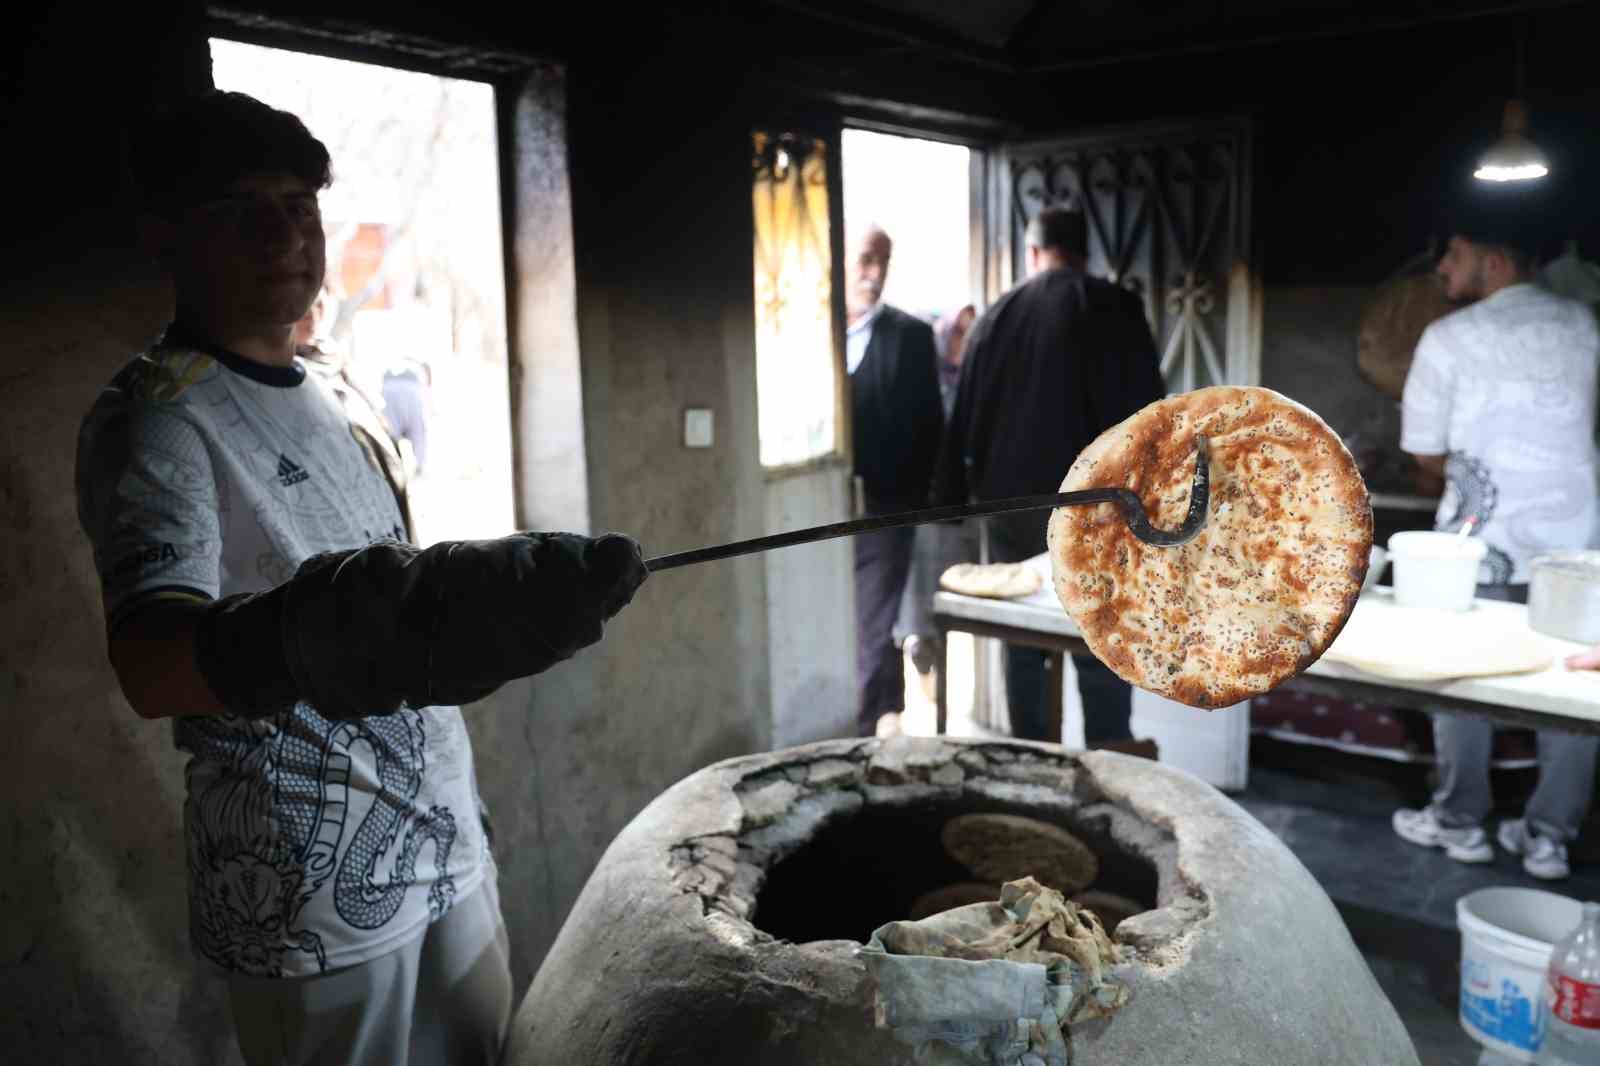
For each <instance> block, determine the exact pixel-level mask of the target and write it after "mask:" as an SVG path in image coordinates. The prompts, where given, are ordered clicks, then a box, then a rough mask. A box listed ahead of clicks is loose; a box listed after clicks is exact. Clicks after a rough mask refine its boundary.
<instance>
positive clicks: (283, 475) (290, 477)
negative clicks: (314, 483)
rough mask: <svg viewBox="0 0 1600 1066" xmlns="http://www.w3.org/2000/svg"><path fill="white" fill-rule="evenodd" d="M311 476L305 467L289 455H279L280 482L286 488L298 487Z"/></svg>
mask: <svg viewBox="0 0 1600 1066" xmlns="http://www.w3.org/2000/svg"><path fill="white" fill-rule="evenodd" d="M310 476H311V475H310V474H309V473H307V472H306V470H305V469H304V468H303V467H301V466H300V465H299V464H297V463H296V462H295V461H294V460H293V459H291V458H289V457H288V456H287V455H283V454H282V453H280V454H279V455H278V480H279V481H281V482H282V483H283V486H284V487H285V488H288V487H289V486H290V485H298V484H299V483H300V482H302V481H304V480H306V479H307V478H309V477H310Z"/></svg>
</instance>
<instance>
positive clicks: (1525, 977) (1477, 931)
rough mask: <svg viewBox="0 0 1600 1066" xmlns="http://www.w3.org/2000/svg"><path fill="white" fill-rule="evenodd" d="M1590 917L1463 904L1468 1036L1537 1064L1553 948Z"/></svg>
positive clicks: (1504, 901) (1504, 897)
mask: <svg viewBox="0 0 1600 1066" xmlns="http://www.w3.org/2000/svg"><path fill="white" fill-rule="evenodd" d="M1396 535H1397V536H1398V534H1396ZM1582 915H1583V906H1582V905H1581V904H1580V903H1579V902H1578V901H1577V900H1575V899H1568V898H1567V897H1566V896H1558V895H1556V894H1555V893H1554V892H1544V891H1541V890H1539V889H1536V888H1480V889H1479V890H1478V891H1476V892H1469V893H1468V894H1467V895H1465V896H1462V897H1461V898H1460V899H1458V900H1456V926H1457V927H1458V928H1459V929H1460V930H1461V1012H1460V1018H1461V1027H1462V1028H1463V1029H1465V1030H1466V1031H1467V1035H1468V1036H1471V1037H1472V1038H1473V1039H1474V1040H1476V1041H1477V1042H1478V1043H1480V1044H1482V1045H1483V1046H1484V1047H1486V1048H1489V1049H1490V1050H1492V1051H1496V1052H1498V1053H1500V1054H1501V1055H1504V1056H1506V1057H1507V1058H1509V1059H1513V1060H1515V1061H1517V1062H1532V1061H1533V1056H1534V1053H1535V1052H1536V1051H1538V1050H1539V1040H1540V1038H1541V1037H1542V1036H1543V1026H1542V1022H1543V1015H1542V1013H1541V1010H1540V996H1541V995H1542V994H1543V990H1544V983H1545V970H1546V969H1547V968H1548V967H1549V965H1550V951H1551V946H1552V945H1553V944H1554V943H1555V942H1556V941H1557V940H1560V939H1561V938H1562V937H1563V936H1565V935H1566V934H1567V933H1568V932H1569V931H1570V930H1571V929H1572V928H1573V927H1574V926H1576V925H1577V924H1578V919H1579V918H1580V917H1582Z"/></svg>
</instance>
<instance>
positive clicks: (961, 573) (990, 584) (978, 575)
mask: <svg viewBox="0 0 1600 1066" xmlns="http://www.w3.org/2000/svg"><path fill="white" fill-rule="evenodd" d="M939 587H940V588H942V589H944V590H946V591H947V592H954V593H957V594H958V595H961V596H982V597H984V598H985V599H991V600H1009V599H1015V598H1017V597H1019V596H1032V595H1033V594H1034V593H1035V592H1038V591H1039V590H1040V589H1042V588H1043V587H1044V578H1043V577H1041V576H1040V574H1039V572H1038V571H1037V570H1035V569H1033V568H1032V567H1030V566H1028V565H1027V564H1026V563H957V564H955V565H954V566H952V567H950V568H949V569H947V570H945V572H944V573H942V574H940V575H939Z"/></svg>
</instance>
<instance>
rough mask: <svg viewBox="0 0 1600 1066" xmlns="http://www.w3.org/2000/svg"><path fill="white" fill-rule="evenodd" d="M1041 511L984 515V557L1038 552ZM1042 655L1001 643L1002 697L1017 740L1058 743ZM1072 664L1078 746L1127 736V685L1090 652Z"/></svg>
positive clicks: (1003, 558) (1004, 558)
mask: <svg viewBox="0 0 1600 1066" xmlns="http://www.w3.org/2000/svg"><path fill="white" fill-rule="evenodd" d="M1044 515H1045V512H1040V513H1038V514H1031V513H1024V514H1021V515H1015V516H1009V515H1008V516H998V517H993V518H990V519H988V520H987V521H988V523H989V558H990V561H992V562H997V563H1019V562H1021V561H1022V560H1024V559H1028V558H1032V557H1033V556H1035V555H1038V554H1039V553H1040V552H1042V551H1044V550H1045V522H1046V518H1045V517H1044ZM1048 654H1049V653H1047V652H1043V651H1040V650H1038V649H1037V648H1024V647H1020V646H1018V645H1015V644H1008V645H1006V701H1007V704H1008V707H1009V710H1010V713H1011V734H1012V735H1013V736H1015V737H1016V738H1017V739H1019V740H1046V741H1049V742H1050V743H1052V744H1059V743H1060V742H1061V738H1060V737H1052V736H1047V735H1046V734H1047V732H1048V727H1049V706H1050V693H1049V691H1048V690H1047V689H1046V686H1047V685H1048V684H1051V683H1054V684H1058V685H1059V684H1060V683H1061V679H1060V678H1052V677H1051V676H1050V674H1049V671H1048V669H1047V668H1046V663H1045V660H1046V658H1047V656H1048ZM1072 665H1073V668H1074V669H1075V670H1076V671H1077V673H1078V698H1079V699H1080V700H1081V701H1082V703H1083V743H1084V746H1085V747H1092V746H1093V745H1095V744H1100V743H1104V742H1107V741H1113V740H1128V739H1131V738H1132V736H1133V733H1132V731H1131V729H1130V728H1129V720H1130V718H1131V717H1132V714H1133V687H1132V686H1131V685H1129V684H1128V683H1127V682H1126V681H1124V680H1122V678H1120V677H1118V676H1117V675H1116V674H1114V673H1112V672H1111V668H1110V667H1108V666H1106V665H1105V664H1104V663H1102V662H1101V661H1100V660H1099V659H1096V658H1095V657H1094V656H1092V655H1074V656H1073V657H1072Z"/></svg>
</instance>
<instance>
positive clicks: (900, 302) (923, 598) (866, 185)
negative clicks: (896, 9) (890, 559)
mask: <svg viewBox="0 0 1600 1066" xmlns="http://www.w3.org/2000/svg"><path fill="white" fill-rule="evenodd" d="M842 142H843V143H842V165H843V171H844V181H843V186H844V234H843V237H844V259H845V273H846V279H845V280H846V284H849V282H850V273H851V269H852V264H853V263H854V262H855V260H856V252H857V248H858V246H859V245H860V243H861V240H862V238H863V236H864V235H865V233H866V232H867V231H868V229H869V228H871V227H877V228H879V229H881V230H883V232H884V233H886V234H887V235H888V236H889V238H890V240H891V241H892V242H893V244H892V250H891V253H890V256H889V263H888V270H887V273H886V275H885V276H884V279H883V287H882V294H881V301H882V303H883V304H886V305H888V306H891V307H896V308H898V309H900V310H902V311H905V312H908V313H910V314H912V315H914V316H916V317H917V318H920V319H922V320H923V321H925V322H926V323H928V325H929V326H932V327H933V329H934V336H935V347H936V349H939V351H938V365H937V367H936V369H937V372H938V375H939V383H940V391H941V398H942V400H943V401H944V408H945V415H946V417H948V415H949V408H950V404H951V402H953V400H954V392H955V386H956V380H957V375H958V374H959V357H960V350H959V349H960V342H959V341H958V340H957V341H955V342H954V343H953V344H952V333H951V331H950V330H949V329H948V328H946V327H947V326H948V325H949V324H950V323H951V322H953V321H954V320H956V319H957V318H962V320H963V322H965V321H967V320H969V318H970V316H971V315H975V314H976V312H977V311H979V310H981V309H982V308H981V305H979V304H978V302H977V300H976V297H977V295H978V294H977V293H975V292H974V291H973V286H972V269H971V263H972V243H971V242H972V232H973V230H972V218H971V212H972V179H971V173H972V158H973V153H972V151H971V150H970V149H968V148H967V147H965V146H963V145H959V144H949V143H944V142H940V141H933V140H925V139H920V138H916V137H910V136H903V135H898V134H891V133H882V132H878V131H874V130H866V129H847V130H845V131H844V134H843V139H842ZM967 307H971V308H972V310H971V312H968V313H967V316H965V317H964V316H963V309H964V308H967ZM977 557H978V556H977V545H976V543H975V542H974V541H972V539H971V538H970V537H967V536H964V535H963V533H962V531H960V530H956V529H951V528H949V527H946V526H921V527H918V528H917V530H916V534H915V540H914V542H913V547H912V565H911V573H910V576H909V578H908V579H907V581H906V585H905V590H904V592H903V594H902V596H901V600H900V607H899V611H898V618H897V620H896V622H895V626H894V631H893V639H894V641H895V644H896V646H897V647H898V648H899V649H900V654H901V659H902V668H903V674H904V681H905V709H904V712H903V713H902V715H901V718H900V722H899V728H900V729H901V730H902V731H903V732H907V733H912V734H917V735H932V734H933V731H934V719H935V712H934V702H933V697H934V675H933V673H932V670H933V669H938V668H941V667H940V666H938V665H937V664H938V663H939V659H940V657H939V656H938V654H937V650H936V649H935V648H934V647H933V645H932V641H933V638H934V636H935V634H934V632H933V625H932V620H931V603H932V599H933V595H934V592H935V591H936V590H937V587H938V579H939V574H940V573H941V572H942V571H943V569H944V568H945V567H946V566H948V565H951V564H953V563H956V562H963V561H976V559H977ZM919 643H920V644H921V648H920V649H918V647H917V646H918V644H919ZM943 662H944V664H945V666H944V667H943V668H946V669H948V670H949V671H950V676H949V679H948V685H949V701H950V728H951V732H953V733H957V734H960V733H963V732H969V731H970V730H969V729H968V726H969V725H970V724H971V716H972V710H973V695H974V691H975V682H974V675H975V672H976V658H975V655H974V648H973V641H972V639H971V637H970V636H968V635H967V634H954V635H953V636H952V638H951V648H950V654H949V655H948V656H946V657H944V659H943Z"/></svg>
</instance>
